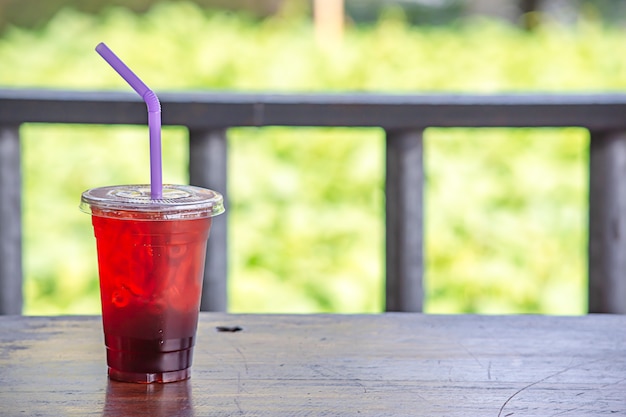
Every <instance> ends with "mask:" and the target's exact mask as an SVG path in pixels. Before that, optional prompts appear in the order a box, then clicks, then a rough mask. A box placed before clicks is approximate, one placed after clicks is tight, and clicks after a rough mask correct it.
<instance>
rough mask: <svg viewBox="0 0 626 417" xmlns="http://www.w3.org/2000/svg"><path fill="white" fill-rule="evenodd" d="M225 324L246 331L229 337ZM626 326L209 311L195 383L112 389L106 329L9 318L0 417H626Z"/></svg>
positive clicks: (79, 321) (605, 321) (2, 341)
mask: <svg viewBox="0 0 626 417" xmlns="http://www.w3.org/2000/svg"><path fill="white" fill-rule="evenodd" d="M217 326H229V327H232V326H240V327H241V328H242V330H241V331H238V332H218V331H216V327H217ZM624 328H626V316H620V315H590V316H582V317H539V316H502V317H496V316H428V315H421V314H403V313H396V314H393V313H388V314H384V315H371V316H368V315H363V316H340V315H314V316H297V315H296V316H284V315H258V316H257V315H226V314H222V313H202V314H201V323H200V326H199V330H198V343H197V347H196V353H195V360H194V365H193V372H192V378H191V379H190V380H189V381H186V382H182V383H174V384H168V385H134V384H125V383H115V382H109V381H108V379H107V378H106V375H105V373H106V366H105V362H104V347H103V341H102V330H101V324H100V318H99V317H54V318H47V317H16V316H5V317H0V415H2V416H15V415H31V416H32V415H38V416H59V415H64V416H90V415H97V416H134V415H150V416H166V415H167V416H172V415H179V416H208V415H211V416H232V415H243V416H306V415H312V416H313V415H314V416H326V415H328V416H331V415H332V416H338V415H341V416H344V415H359V416H361V415H363V416H382V415H384V416H493V417H496V416H501V417H504V416H507V417H511V416H515V417H517V416H552V415H559V416H600V415H626V332H624V331H623V329H624Z"/></svg>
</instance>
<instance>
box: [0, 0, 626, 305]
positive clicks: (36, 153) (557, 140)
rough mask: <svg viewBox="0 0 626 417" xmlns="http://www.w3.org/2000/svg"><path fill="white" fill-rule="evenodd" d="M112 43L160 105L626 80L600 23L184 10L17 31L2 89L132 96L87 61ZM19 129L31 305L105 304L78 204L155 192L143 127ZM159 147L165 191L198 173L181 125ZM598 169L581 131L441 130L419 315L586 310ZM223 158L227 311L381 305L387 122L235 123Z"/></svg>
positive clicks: (66, 13) (429, 154)
mask: <svg viewBox="0 0 626 417" xmlns="http://www.w3.org/2000/svg"><path fill="white" fill-rule="evenodd" d="M101 41H104V42H106V43H107V44H108V45H109V46H110V47H111V48H112V49H113V50H114V51H115V52H116V53H117V54H118V55H119V56H120V57H121V58H122V59H123V60H124V61H125V62H127V64H128V65H129V66H130V67H131V68H133V69H134V70H135V71H136V72H137V73H138V74H139V75H140V76H141V78H142V79H144V81H145V82H146V83H147V84H148V85H149V86H150V87H151V88H152V89H154V90H155V91H156V92H157V94H158V93H159V92H162V91H170V90H176V91H190V90H193V91H195V90H202V91H215V90H219V91H245V92H250V91H280V92H313V91H317V92H328V91H332V92H352V91H367V92H385V93H415V94H418V93H436V92H448V93H449V92H452V93H463V92H467V93H494V92H599V93H602V92H611V91H620V90H622V89H623V88H624V86H625V85H626V58H625V57H626V53H625V52H626V51H624V45H626V42H625V41H626V32H625V31H624V30H623V29H619V28H616V27H605V26H603V25H602V23H601V22H594V21H589V20H586V21H580V22H578V23H577V24H575V25H573V26H569V27H563V26H559V25H557V24H555V23H550V22H549V21H545V22H544V23H543V24H542V25H541V26H539V27H538V28H536V29H535V30H534V31H524V30H522V29H520V28H517V27H514V26H512V25H508V24H504V23H499V22H496V21H492V20H484V19H473V20H463V21H457V22H454V23H451V24H449V25H446V26H442V27H433V26H430V27H428V26H426V27H417V26H411V25H409V24H408V23H406V21H405V20H403V18H402V15H401V13H389V14H386V15H383V16H382V17H381V19H380V20H379V21H377V22H376V23H373V24H369V25H359V26H355V25H351V26H348V27H347V29H346V33H345V36H344V39H343V41H341V42H337V43H336V44H334V45H332V46H328V47H320V46H318V45H317V44H316V43H315V37H314V31H313V27H312V25H311V22H310V20H309V19H308V18H305V17H304V16H300V17H299V16H297V15H296V16H290V17H289V18H287V17H285V16H284V15H278V16H275V17H272V18H268V19H265V20H258V19H252V18H249V17H246V16H245V15H238V14H233V13H224V12H220V13H218V12H211V11H207V10H204V9H201V8H199V7H198V6H195V5H193V4H190V3H185V2H177V3H175V4H167V3H166V4H161V5H158V6H156V7H153V8H152V9H150V10H149V11H148V12H147V13H145V14H143V15H141V16H138V15H135V14H133V13H131V12H129V11H128V10H126V9H123V8H110V9H108V10H107V11H106V12H104V13H102V14H100V15H97V16H93V15H87V14H83V13H79V12H75V11H72V10H70V9H66V10H63V11H61V12H60V13H58V14H57V15H56V16H55V17H54V18H53V19H52V20H51V21H50V22H49V23H48V24H47V25H45V27H43V28H41V29H19V28H15V27H13V28H9V29H8V30H7V31H5V32H4V33H3V35H2V37H1V38H0V62H2V63H3V65H1V66H0V86H2V87H28V88H34V87H44V88H63V89H89V90H99V89H114V90H122V91H130V89H129V87H128V86H127V85H126V84H125V83H124V82H123V80H121V79H120V78H119V76H118V75H117V74H115V73H114V72H113V71H112V70H111V69H110V67H108V65H107V64H106V63H105V62H104V61H103V60H102V59H101V58H100V57H99V56H98V55H97V54H96V53H95V52H94V47H95V45H96V44H97V43H98V42H101ZM21 134H22V138H23V142H22V151H23V182H24V189H25V193H24V198H23V208H24V219H23V220H24V270H25V297H26V299H25V313H27V314H87V313H97V312H99V305H98V304H99V298H98V284H97V272H96V260H95V242H94V239H93V235H92V231H91V224H90V221H89V218H88V217H87V216H86V215H84V214H82V213H80V212H79V211H78V208H77V206H78V201H79V197H80V193H81V192H82V191H83V190H84V189H87V188H90V187H96V186H100V185H109V184H115V183H145V182H148V181H149V173H148V147H147V128H146V127H141V126H139V127H129V126H67V125H54V126H53V125H36V124H29V125H24V126H23V127H22V128H21ZM163 150H164V152H163V153H164V169H165V171H164V180H165V181H166V182H170V183H176V182H186V181H187V174H186V172H187V154H186V152H187V139H186V131H185V130H184V129H183V128H177V127H172V128H166V129H164V132H163ZM587 159H588V133H587V132H586V131H584V130H582V129H576V128H568V129H534V130H532V129H474V130H469V129H428V130H427V131H426V141H425V161H426V171H427V180H426V191H425V197H426V214H425V225H426V230H425V238H426V253H425V255H426V282H425V285H426V302H425V309H426V311H427V312H431V313H457V312H477V313H520V312H521V313H548V314H580V313H583V312H585V309H586V238H587V231H586V228H587V217H586V216H587V194H588V193H587V163H588V161H587ZM228 164H229V184H228V187H229V195H230V204H229V207H228V211H229V216H230V217H229V228H230V229H229V233H230V235H229V253H230V259H229V271H230V276H229V292H230V311H233V312H378V311H381V309H382V305H383V301H382V299H383V287H384V283H383V271H384V212H383V208H384V192H383V171H384V133H383V132H382V131H381V130H379V129H346V128H335V129H313V128H298V129H294V128H280V127H273V128H262V129H256V128H245V129H244V128H238V129H231V130H230V131H229V161H228Z"/></svg>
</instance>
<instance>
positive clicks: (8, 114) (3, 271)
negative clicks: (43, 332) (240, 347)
mask: <svg viewBox="0 0 626 417" xmlns="http://www.w3.org/2000/svg"><path fill="white" fill-rule="evenodd" d="M159 98H160V100H161V105H162V108H163V125H176V126H186V127H187V128H188V129H189V143H190V145H189V178H190V183H191V184H194V185H199V186H203V187H207V188H213V189H217V190H220V191H223V192H224V194H225V197H226V199H228V190H227V189H226V176H227V166H226V161H227V146H226V145H227V143H226V142H227V137H226V136H227V130H228V129H229V128H232V127H245V126H312V127H316V126H320V127H321V126H341V127H379V128H382V129H384V130H385V132H386V172H385V174H386V176H385V192H386V198H385V212H386V309H387V310H388V311H421V310H422V299H423V290H422V278H423V263H424V261H423V246H424V244H423V187H424V184H423V183H424V165H423V135H424V129H426V128H428V127H469V128H474V127H475V128H480V127H581V128H586V129H588V130H589V132H590V138H591V142H590V150H589V152H590V156H589V160H590V163H589V230H588V232H589V242H588V277H589V311H590V312H610V313H626V187H624V186H622V185H621V183H622V181H623V179H624V178H626V162H625V161H626V117H625V116H626V95H624V94H499V95H453V94H441V95H391V94H388V95H383V94H240V93H231V92H228V93H213V92H211V93H200V92H190V93H159ZM146 117H147V116H146V110H145V104H144V103H143V102H142V101H141V100H140V99H139V98H138V97H137V96H135V95H134V94H132V93H118V92H102V91H100V92H86V91H80V92H79V91H55V90H25V89H4V90H3V89H0V314H19V313H21V309H22V266H21V265H22V264H21V206H20V204H21V179H20V178H21V173H20V170H21V167H20V137H19V126H20V125H22V124H24V123H70V124H137V125H145V124H146ZM226 225H227V221H226V216H223V217H222V216H220V217H218V218H216V221H215V223H214V225H213V228H212V231H211V239H209V246H208V248H207V264H206V270H205V282H204V290H203V300H202V309H204V310H216V311H223V310H225V309H226V308H227V293H226V279H227V267H226V265H227V261H226V260H227V253H226V247H227V245H226V240H227V229H226Z"/></svg>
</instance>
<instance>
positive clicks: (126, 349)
mask: <svg viewBox="0 0 626 417" xmlns="http://www.w3.org/2000/svg"><path fill="white" fill-rule="evenodd" d="M80 208H81V210H82V211H84V212H86V213H89V214H91V216H92V223H93V227H94V233H95V237H96V246H97V252H98V271H99V276H100V296H101V301H102V323H103V327H104V340H105V344H106V352H107V365H108V374H109V377H110V378H111V379H114V380H118V381H126V382H138V383H153V382H161V383H165V382H174V381H180V380H184V379H187V378H189V377H190V375H191V363H192V358H193V346H194V343H195V335H196V328H197V324H198V312H199V310H200V297H201V294H202V280H203V275H204V262H205V256H206V244H207V240H208V237H209V232H210V229H211V221H212V217H213V216H216V215H218V214H220V213H222V212H223V211H224V204H223V198H222V196H221V195H220V194H219V193H217V192H215V191H211V190H207V189H204V188H200V187H193V186H185V185H165V186H164V187H163V199H160V200H152V199H151V197H150V186H149V185H120V186H110V187H101V188H93V189H90V190H87V191H85V192H84V193H83V194H82V198H81V204H80Z"/></svg>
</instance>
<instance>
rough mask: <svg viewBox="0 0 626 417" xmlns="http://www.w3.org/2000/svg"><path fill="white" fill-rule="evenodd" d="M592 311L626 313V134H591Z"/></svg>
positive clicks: (590, 304) (590, 232) (590, 224)
mask: <svg viewBox="0 0 626 417" xmlns="http://www.w3.org/2000/svg"><path fill="white" fill-rule="evenodd" d="M590 136H591V143H590V148H589V154H590V155H589V247H588V250H589V258H588V259H589V261H588V262H589V266H588V268H589V312H590V313H619V314H626V132H591V134H590Z"/></svg>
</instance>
